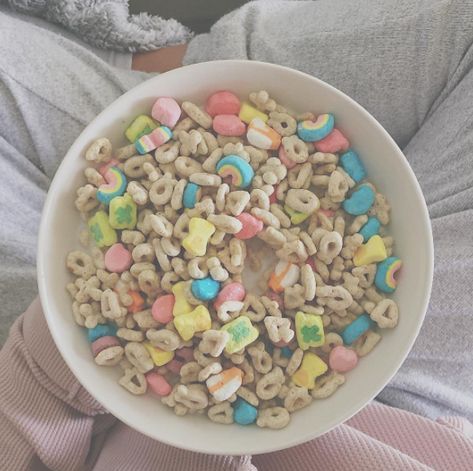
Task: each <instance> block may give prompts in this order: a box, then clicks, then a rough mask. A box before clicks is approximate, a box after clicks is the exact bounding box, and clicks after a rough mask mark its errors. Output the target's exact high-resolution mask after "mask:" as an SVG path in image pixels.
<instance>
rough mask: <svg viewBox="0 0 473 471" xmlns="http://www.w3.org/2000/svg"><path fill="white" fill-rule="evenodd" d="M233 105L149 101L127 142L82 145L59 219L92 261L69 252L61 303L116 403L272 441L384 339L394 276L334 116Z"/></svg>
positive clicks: (366, 187)
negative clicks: (252, 430)
mask: <svg viewBox="0 0 473 471" xmlns="http://www.w3.org/2000/svg"><path fill="white" fill-rule="evenodd" d="M248 99H249V102H245V101H240V98H239V97H238V96H236V95H235V94H233V93H232V92H231V91H228V90H227V91H218V92H215V93H213V94H212V95H211V96H210V97H209V98H208V100H207V102H206V103H205V107H204V109H205V111H204V109H203V108H201V107H199V106H198V105H197V104H194V103H192V102H189V101H187V102H183V103H182V104H180V103H179V102H178V101H176V100H175V99H174V98H171V97H158V98H157V99H156V101H155V103H154V105H153V107H152V109H151V110H150V116H148V114H143V115H140V116H138V117H136V118H135V119H134V120H133V121H132V123H131V125H130V126H129V127H128V128H127V130H126V132H125V134H126V138H127V139H128V140H129V141H130V142H131V144H130V145H127V146H125V147H122V148H118V149H114V148H113V146H112V143H111V142H110V141H109V140H108V139H107V138H100V139H97V140H96V141H95V142H93V143H92V145H91V146H90V147H89V149H87V150H86V152H85V157H86V161H87V162H88V164H89V167H88V168H87V169H85V171H84V173H83V175H84V178H85V182H84V183H83V184H82V186H81V187H80V188H79V189H78V190H77V197H76V200H75V206H76V208H77V210H78V211H79V212H80V213H81V216H82V217H83V219H84V220H87V226H88V232H87V234H86V235H87V237H85V236H83V235H81V237H80V239H81V241H84V247H87V246H88V245H89V243H93V244H94V247H93V248H92V249H91V252H90V253H91V255H92V256H91V255H89V254H88V253H85V252H82V251H73V252H71V253H70V254H69V255H68V257H67V260H66V266H67V268H68V270H69V271H70V272H71V275H72V276H73V277H75V279H74V280H72V282H68V283H67V290H68V291H69V293H70V294H71V297H72V314H73V318H74V320H75V321H76V322H77V324H78V325H80V326H82V327H84V328H86V329H88V330H87V335H88V338H89V341H90V343H91V350H92V355H93V357H94V361H95V363H96V364H98V365H103V366H113V365H116V364H118V363H120V365H121V368H122V370H123V373H122V375H121V377H120V379H119V380H118V381H119V384H120V385H121V386H122V387H124V388H125V389H127V390H128V391H129V392H130V393H131V394H135V395H141V394H144V393H145V392H146V391H147V389H149V390H151V391H152V392H153V393H154V394H156V395H157V396H158V397H160V398H161V401H162V402H163V403H164V404H165V405H167V406H168V407H172V408H173V410H174V412H175V413H176V414H178V415H185V414H195V413H202V414H206V415H207V417H208V418H209V419H210V420H212V421H214V422H216V423H222V424H231V423H233V422H235V423H238V424H242V425H248V424H254V423H256V425H258V426H260V427H268V428H272V429H278V428H282V427H284V426H286V425H287V424H288V423H289V420H290V414H291V413H293V412H295V411H297V410H299V409H301V408H303V407H305V406H307V405H309V404H310V403H311V402H312V400H314V399H319V400H321V399H324V398H326V397H329V396H330V395H332V394H334V393H335V392H336V390H337V389H338V388H339V387H340V386H341V385H342V384H343V383H344V381H345V377H344V376H343V374H344V373H345V372H348V371H350V370H351V369H353V368H355V367H356V365H357V362H358V361H360V358H362V357H363V356H365V355H367V354H368V353H369V352H371V351H372V350H373V349H374V347H375V346H376V345H377V343H378V342H379V341H380V340H381V339H382V336H381V333H382V329H385V328H394V327H395V326H396V325H397V323H398V321H399V310H398V306H397V304H396V303H395V302H394V301H393V300H391V299H389V298H387V297H386V295H385V294H384V293H387V294H390V293H392V292H393V291H394V290H395V288H396V285H397V276H398V274H399V273H400V271H399V269H400V267H401V265H402V262H401V260H400V258H399V257H397V256H396V255H393V251H394V241H393V238H392V237H390V236H389V234H388V231H387V228H386V227H384V226H386V225H387V224H388V223H389V220H390V209H391V208H390V206H389V203H388V202H387V200H386V198H385V196H384V195H383V194H381V193H380V192H379V191H378V190H377V189H376V188H375V186H374V185H373V184H372V183H371V182H370V181H369V180H368V174H367V171H366V168H365V167H364V165H363V162H362V159H361V157H360V156H359V155H358V154H357V153H356V152H355V151H354V150H353V149H351V148H350V143H349V141H348V139H347V138H346V137H345V135H344V132H342V130H340V129H338V128H337V127H335V117H334V116H333V115H332V114H330V113H327V114H322V115H318V116H316V115H315V114H314V113H312V112H305V113H295V112H292V111H288V110H287V109H286V108H284V107H283V106H281V105H279V104H278V103H277V102H276V101H275V100H274V99H273V98H272V97H270V96H269V94H268V93H267V92H266V91H264V90H261V91H257V92H253V93H251V94H250V96H249V98H248ZM250 103H251V104H250ZM181 110H182V112H181ZM182 115H184V116H186V115H187V116H186V117H184V118H183V117H182ZM155 120H156V121H155ZM149 152H152V153H153V155H152V154H151V153H149ZM112 156H113V158H112ZM115 159H116V160H115ZM82 232H84V231H82ZM253 244H254V245H253ZM274 257H275V258H276V260H274ZM268 264H269V266H268ZM245 267H247V268H248V269H250V270H252V271H254V272H259V273H258V275H259V282H257V283H256V286H254V287H253V286H251V287H250V286H248V292H247V289H246V288H245V286H244V285H243V284H242V280H244V279H245V274H244V273H242V272H243V271H244V268H245ZM258 289H261V291H260V292H257V291H256V290H258ZM257 339H258V340H257ZM319 355H320V356H319Z"/></svg>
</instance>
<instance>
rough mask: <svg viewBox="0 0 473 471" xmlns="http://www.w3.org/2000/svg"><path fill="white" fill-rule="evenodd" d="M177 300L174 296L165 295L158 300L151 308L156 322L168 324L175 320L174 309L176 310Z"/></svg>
mask: <svg viewBox="0 0 473 471" xmlns="http://www.w3.org/2000/svg"><path fill="white" fill-rule="evenodd" d="M174 302H175V298H174V295H173V294H165V295H164V296H160V297H159V298H156V301H154V303H153V306H152V307H151V315H152V316H153V318H154V320H155V321H158V322H161V323H162V324H167V323H168V322H171V321H172V319H173V309H174Z"/></svg>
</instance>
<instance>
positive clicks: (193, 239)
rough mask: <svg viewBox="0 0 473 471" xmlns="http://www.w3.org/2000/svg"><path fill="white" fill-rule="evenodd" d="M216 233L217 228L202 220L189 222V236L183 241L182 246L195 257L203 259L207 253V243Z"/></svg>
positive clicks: (196, 219)
mask: <svg viewBox="0 0 473 471" xmlns="http://www.w3.org/2000/svg"><path fill="white" fill-rule="evenodd" d="M214 232H215V226H214V225H213V224H212V223H210V222H209V221H206V220H205V219H202V218H192V219H191V220H190V221H189V235H187V236H186V237H185V238H184V240H183V241H182V246H183V247H184V248H185V249H186V250H187V252H189V253H190V254H191V255H193V256H194V257H203V256H204V255H205V253H206V252H207V242H208V241H209V239H210V237H211V236H212V234H213V233H214Z"/></svg>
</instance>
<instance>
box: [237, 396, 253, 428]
mask: <svg viewBox="0 0 473 471" xmlns="http://www.w3.org/2000/svg"><path fill="white" fill-rule="evenodd" d="M257 417H258V409H257V408H256V407H254V406H252V405H251V404H249V403H248V402H246V401H245V400H244V399H242V398H241V397H239V398H238V399H237V400H236V401H235V404H234V405H233V420H234V421H235V422H236V423H237V424H240V425H250V424H253V423H255V422H256V419H257Z"/></svg>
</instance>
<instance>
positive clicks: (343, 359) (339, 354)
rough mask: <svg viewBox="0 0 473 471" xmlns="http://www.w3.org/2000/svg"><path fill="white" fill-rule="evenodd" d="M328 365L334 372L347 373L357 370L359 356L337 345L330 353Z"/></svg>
mask: <svg viewBox="0 0 473 471" xmlns="http://www.w3.org/2000/svg"><path fill="white" fill-rule="evenodd" d="M328 363H329V365H330V368H332V370H333V371H337V372H339V373H346V372H347V371H350V370H352V369H353V368H355V366H356V365H357V363H358V356H357V354H356V352H355V351H354V350H351V349H350V348H346V347H344V346H343V345H337V346H336V347H334V348H333V349H332V351H331V352H330V356H329V359H328Z"/></svg>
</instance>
